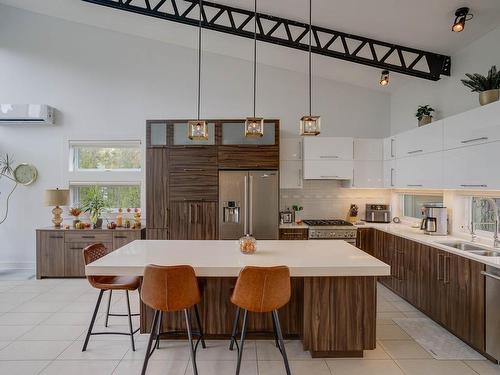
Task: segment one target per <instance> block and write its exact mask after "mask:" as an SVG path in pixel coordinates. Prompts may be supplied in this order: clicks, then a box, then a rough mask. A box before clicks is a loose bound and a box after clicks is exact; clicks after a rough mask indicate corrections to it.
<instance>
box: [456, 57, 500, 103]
mask: <svg viewBox="0 0 500 375" xmlns="http://www.w3.org/2000/svg"><path fill="white" fill-rule="evenodd" d="M465 76H466V77H467V78H468V79H462V80H461V81H462V83H463V84H464V85H465V86H466V87H468V88H470V89H471V91H472V92H478V93H479V104H481V105H486V104H490V103H493V102H496V101H498V99H499V96H500V95H499V91H500V90H499V89H500V72H497V67H496V65H493V66H492V67H491V68H490V70H489V71H488V75H487V76H486V77H485V76H483V75H481V74H478V73H474V74H469V73H465Z"/></svg>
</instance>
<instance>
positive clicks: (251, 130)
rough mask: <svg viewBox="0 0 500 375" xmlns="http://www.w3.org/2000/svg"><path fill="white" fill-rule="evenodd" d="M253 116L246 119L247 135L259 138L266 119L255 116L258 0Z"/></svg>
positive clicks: (254, 48) (255, 31)
mask: <svg viewBox="0 0 500 375" xmlns="http://www.w3.org/2000/svg"><path fill="white" fill-rule="evenodd" d="M253 21H254V22H253V23H254V25H253V27H254V30H253V117H247V119H246V121H245V137H250V138H253V137H255V138H258V137H262V136H263V135H264V119H263V118H262V117H255V103H256V98H257V94H256V92H257V0H254V17H253Z"/></svg>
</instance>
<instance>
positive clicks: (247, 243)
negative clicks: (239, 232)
mask: <svg viewBox="0 0 500 375" xmlns="http://www.w3.org/2000/svg"><path fill="white" fill-rule="evenodd" d="M240 251H241V252H242V253H243V254H253V253H255V252H256V251H257V241H256V240H255V238H254V237H252V236H251V235H249V234H247V235H245V236H243V237H241V238H240Z"/></svg>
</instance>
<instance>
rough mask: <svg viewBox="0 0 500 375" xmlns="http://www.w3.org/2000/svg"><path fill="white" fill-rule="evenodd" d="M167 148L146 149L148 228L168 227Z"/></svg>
mask: <svg viewBox="0 0 500 375" xmlns="http://www.w3.org/2000/svg"><path fill="white" fill-rule="evenodd" d="M168 161H169V159H168V149H166V148H148V149H147V150H146V222H147V225H148V228H151V229H153V228H168Z"/></svg>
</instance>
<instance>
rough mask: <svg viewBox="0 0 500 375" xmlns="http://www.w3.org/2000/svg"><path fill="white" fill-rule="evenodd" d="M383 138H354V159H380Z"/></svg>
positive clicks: (381, 156)
mask: <svg viewBox="0 0 500 375" xmlns="http://www.w3.org/2000/svg"><path fill="white" fill-rule="evenodd" d="M383 147H384V140H383V139H377V138H356V139H354V160H382V158H383Z"/></svg>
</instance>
